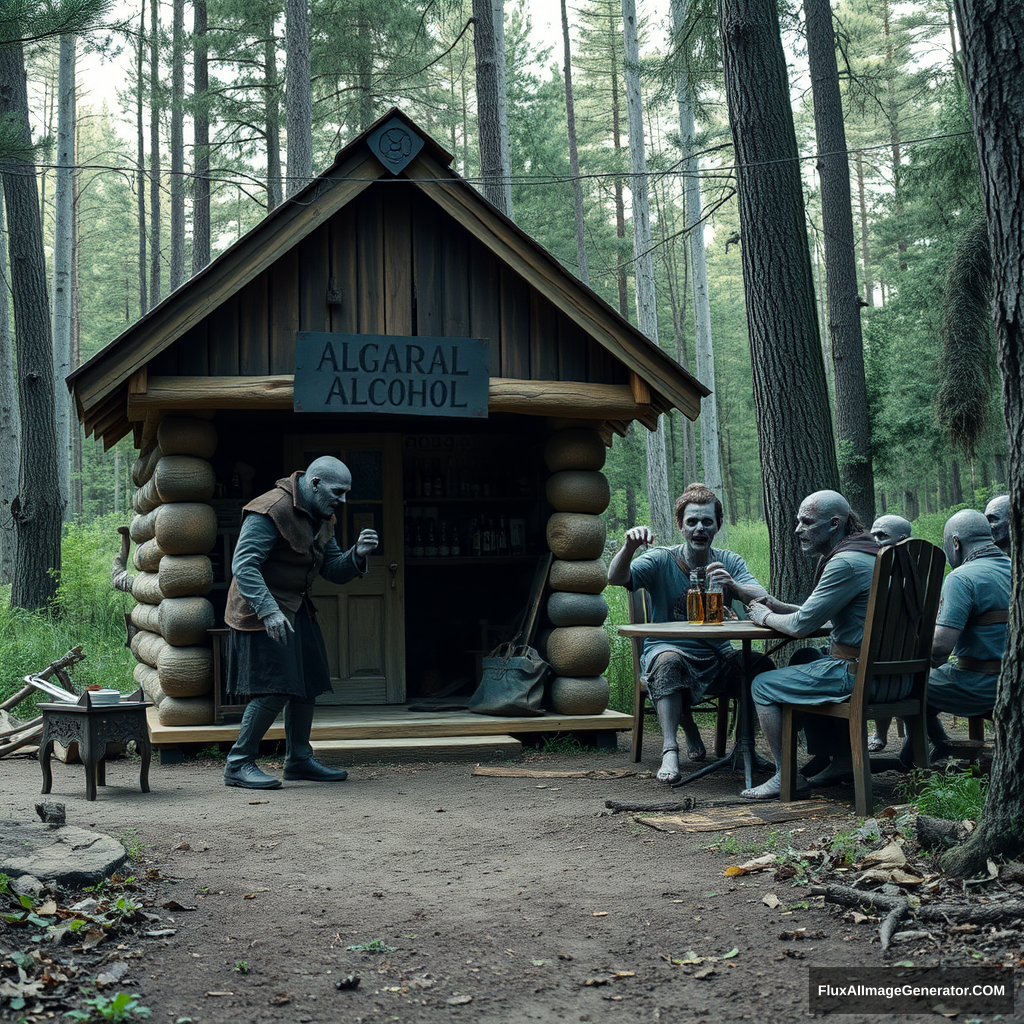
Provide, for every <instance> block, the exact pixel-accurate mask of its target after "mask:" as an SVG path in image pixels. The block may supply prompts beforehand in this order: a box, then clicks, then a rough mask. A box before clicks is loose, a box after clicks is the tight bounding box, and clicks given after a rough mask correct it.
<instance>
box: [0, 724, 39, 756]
mask: <svg viewBox="0 0 1024 1024" xmlns="http://www.w3.org/2000/svg"><path fill="white" fill-rule="evenodd" d="M42 735H43V727H42V726H41V725H39V726H36V728H35V729H33V730H32V732H28V733H25V735H24V736H22V737H21V738H20V739H18V740H13V741H12V742H10V743H6V744H4V745H3V746H0V757H6V756H7V755H8V754H13V753H14V751H16V750H21V748H22V747H27V746H28V745H29V744H30V743H35V742H37V741H38V740H39V739H41V738H42Z"/></svg>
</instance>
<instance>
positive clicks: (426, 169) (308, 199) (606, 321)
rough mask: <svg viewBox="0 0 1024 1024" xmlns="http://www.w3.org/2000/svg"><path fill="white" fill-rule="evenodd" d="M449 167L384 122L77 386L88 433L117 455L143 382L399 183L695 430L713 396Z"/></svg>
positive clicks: (389, 118) (82, 374)
mask: <svg viewBox="0 0 1024 1024" xmlns="http://www.w3.org/2000/svg"><path fill="white" fill-rule="evenodd" d="M393 129H395V130H393ZM389 132H390V133H391V137H397V138H399V140H400V144H399V145H398V147H397V150H396V149H395V147H392V150H389V149H388V137H387V136H388V133H389ZM405 134H407V135H408V137H409V138H411V139H412V144H411V152H409V151H408V150H409V149H410V146H409V145H408V144H407V143H406V144H405V146H404V149H405V150H406V151H404V152H403V146H402V144H401V137H402V136H403V135H405ZM382 139H383V141H382ZM451 159H452V158H451V155H450V154H449V153H447V152H446V151H445V150H444V149H443V148H442V147H441V146H440V145H438V144H437V143H436V142H435V141H434V140H433V139H431V138H430V137H429V136H428V135H426V134H425V133H424V132H423V131H422V130H421V129H420V128H419V127H418V126H417V125H416V124H415V122H413V121H412V120H411V118H409V117H408V116H407V115H406V114H404V113H402V112H401V111H400V110H398V109H397V108H393V109H392V110H390V111H389V112H388V113H387V114H385V115H384V116H383V117H381V118H379V119H378V120H377V121H376V122H374V124H373V125H371V126H370V127H369V128H368V129H367V130H366V131H364V132H363V133H361V134H360V135H359V136H357V137H356V138H355V139H353V141H352V142H350V143H349V144H348V145H347V146H345V147H344V149H342V150H341V151H340V152H339V153H338V154H337V156H336V157H335V160H334V162H333V163H332V164H331V166H330V167H329V168H328V169H327V170H326V171H324V172H323V173H322V174H320V175H319V176H318V177H316V178H314V179H313V181H311V182H310V183H309V184H308V185H307V186H306V187H305V188H303V189H302V190H300V191H299V192H297V193H295V194H294V195H292V196H291V197H289V199H287V200H286V201H285V202H284V203H283V204H282V205H281V206H279V207H277V208H276V209H275V210H273V211H271V212H270V213H268V214H267V216H266V217H264V218H263V219H262V220H261V221H260V222H259V223H258V224H257V225H256V226H255V227H253V228H252V229H251V230H250V231H249V232H247V233H246V234H245V235H244V236H242V238H240V239H239V240H238V241H236V242H235V243H233V244H232V245H231V246H230V247H229V248H228V249H226V250H225V251H224V252H223V253H221V254H220V255H219V256H218V257H217V258H216V259H215V260H213V261H212V262H211V263H210V264H209V265H208V266H207V267H205V268H204V269H203V270H201V271H200V272H199V273H197V274H195V275H194V276H193V277H191V278H190V279H189V280H188V281H186V282H185V283H184V284H182V285H181V286H180V287H179V288H177V289H176V290H175V291H173V292H172V293H171V294H169V295H168V296H167V297H166V298H165V299H164V300H163V301H162V302H160V303H159V304H158V305H157V306H155V307H153V309H151V310H149V311H148V312H147V313H145V314H144V315H143V316H142V317H140V318H139V319H138V320H137V321H136V322H135V323H134V324H133V325H132V326H131V327H129V328H128V329H127V330H125V331H124V332H123V333H122V334H121V335H119V336H118V337H117V338H115V339H114V340H113V341H112V342H110V344H108V345H107V346H106V347H105V348H103V349H102V350H101V351H100V352H98V353H97V354H96V355H94V356H93V357H92V358H90V359H89V360H87V361H86V362H85V363H83V364H82V365H81V366H80V367H78V368H77V369H76V370H74V371H73V372H72V373H71V374H70V375H69V376H68V377H67V384H68V388H69V389H70V390H71V392H72V393H73V394H74V396H75V400H76V406H77V410H78V415H79V418H80V419H81V420H82V422H83V424H84V425H85V428H86V432H87V433H96V434H97V435H100V436H103V437H104V440H105V441H106V443H107V445H108V446H109V445H110V444H113V443H114V442H116V441H117V440H118V439H119V438H120V437H123V436H124V435H125V434H126V433H128V431H129V430H130V429H131V424H130V422H129V421H128V417H127V401H128V394H129V391H130V390H131V386H132V377H133V375H134V374H136V373H137V372H138V371H140V370H142V369H144V368H145V367H146V366H147V364H148V363H149V361H150V360H152V359H153V358H154V357H155V356H157V355H158V354H159V353H160V352H162V351H164V350H165V349H166V348H168V347H169V346H170V345H172V344H173V343H174V342H175V341H177V340H178V339H180V338H181V337H182V336H183V335H184V334H185V333H186V332H188V331H189V330H190V329H191V328H193V327H194V326H196V325H197V324H198V323H199V322H200V321H202V320H203V319H204V318H206V317H207V316H209V315H210V314H211V313H212V312H213V311H214V310H216V309H217V308H218V307H219V306H220V305H221V304H223V303H224V302H226V301H227V300H228V299H230V298H231V297H233V296H235V295H237V294H238V292H239V291H240V290H241V289H242V288H244V286H245V285H246V284H248V283H249V282H250V281H252V280H253V279H255V278H256V277H257V276H258V275H259V274H261V273H262V272H263V271H265V270H266V269H267V268H269V267H270V266H271V265H272V264H274V263H275V262H276V261H277V260H278V259H280V258H281V256H282V254H284V253H285V252H287V251H290V250H291V249H293V248H294V247H295V246H296V245H298V244H299V243H300V242H301V241H302V240H303V239H304V238H306V237H307V236H308V235H309V234H310V233H311V232H313V231H314V230H316V229H317V228H319V227H320V226H321V225H322V224H324V222H326V221H327V220H328V219H329V218H331V217H332V216H333V215H334V214H336V213H337V212H338V211H339V210H342V209H343V208H344V207H345V206H347V205H348V204H349V203H351V202H352V201H353V200H355V199H356V198H357V197H358V196H359V195H360V194H361V193H362V192H363V191H364V190H365V189H366V188H368V187H369V186H370V185H372V184H373V183H374V182H376V181H379V180H381V179H385V178H391V177H394V176H396V175H397V176H400V177H403V178H406V179H407V180H409V181H410V182H412V183H413V184H414V185H415V186H416V188H417V189H418V191H419V193H420V194H421V195H422V196H423V197H425V198H428V199H429V200H431V201H432V202H433V203H435V204H436V205H437V206H438V207H439V208H440V209H441V210H442V211H443V212H444V214H445V215H447V216H449V217H452V218H453V219H455V220H457V221H458V223H459V224H460V225H461V226H462V227H463V228H464V229H466V230H468V231H469V232H470V234H471V235H472V236H473V237H475V238H476V239H477V240H478V241H479V242H480V243H481V244H483V245H484V246H485V247H486V248H487V249H488V250H490V252H492V253H493V254H494V255H495V257H497V258H498V259H499V260H501V261H502V262H503V263H504V264H505V265H506V266H508V267H509V268H510V269H511V270H512V271H513V272H514V273H515V274H517V275H518V276H520V277H521V278H522V279H523V280H524V281H525V283H526V284H527V285H529V286H530V287H531V288H533V289H535V290H537V291H538V292H540V293H541V294H543V295H544V296H545V298H547V299H548V300H549V301H550V302H551V303H552V304H553V305H554V306H555V308H556V309H558V310H559V311H560V312H562V313H563V314H564V315H565V316H567V317H568V318H569V319H571V320H572V321H574V322H575V323H576V324H577V325H578V326H579V327H580V328H581V329H582V330H583V331H585V332H586V334H588V335H589V336H590V337H592V338H593V339H594V341H596V342H597V343H598V344H599V345H600V346H601V347H602V348H604V349H605V350H606V351H607V352H608V353H609V354H610V355H611V356H612V357H613V358H614V359H616V360H618V361H619V362H620V363H622V364H623V365H624V366H626V367H627V368H628V369H629V370H630V371H632V373H633V374H635V375H636V377H637V378H638V380H639V381H641V382H643V384H644V385H646V387H647V388H648V389H649V391H650V397H649V404H650V407H651V409H652V410H653V411H655V412H664V411H666V410H667V409H669V408H673V407H674V408H678V409H680V410H681V411H682V412H683V413H685V414H686V415H687V416H688V417H689V418H690V419H695V418H696V417H697V415H698V414H699V412H700V399H701V398H702V397H703V396H705V395H707V394H710V392H709V390H708V389H707V388H706V387H704V386H703V385H702V384H701V383H700V382H699V381H697V380H696V379H695V378H694V377H693V376H692V375H691V374H689V373H688V372H687V371H686V370H684V369H683V368H682V367H681V366H680V365H679V363H677V362H676V360H675V359H673V358H672V357H671V356H670V355H669V354H668V353H667V352H665V351H664V350H663V349H661V348H660V347H658V346H657V345H656V344H654V343H653V342H652V341H651V340H650V339H649V338H647V336H646V335H644V334H643V333H642V332H640V331H639V330H637V329H636V328H635V327H633V325H631V324H630V323H629V322H628V321H627V320H626V319H625V318H623V317H622V316H620V315H619V313H618V312H616V311H615V310H614V309H613V308H612V307H611V306H610V305H609V304H608V303H607V302H605V301H604V299H602V298H601V297H600V296H599V295H597V293H596V292H594V291H593V290H592V289H590V288H589V287H587V286H586V285H584V284H583V283H582V282H581V281H579V280H578V279H577V278H576V277H575V276H574V275H573V274H571V273H570V272H569V271H568V270H566V269H565V268H564V267H563V266H562V265H561V264H560V263H559V262H558V261H557V260H556V259H555V258H554V256H552V255H551V253H549V252H548V251H547V250H546V249H545V248H544V247H543V246H541V245H540V244H539V243H538V242H536V241H535V240H534V239H533V238H531V237H530V236H529V235H528V234H526V233H525V232H524V231H523V230H522V229H521V228H519V227H518V226H517V225H516V224H515V223H514V222H513V221H512V220H510V219H509V218H508V217H506V216H504V214H502V213H501V212H500V211H499V210H497V209H496V208H495V207H494V206H492V205H491V204H490V203H489V202H488V201H487V200H486V199H484V197H483V196H482V195H481V194H480V193H479V192H477V190H476V189H475V188H473V187H472V186H471V185H470V184H469V183H468V182H467V181H465V179H463V178H461V177H460V176H459V175H458V174H457V173H456V172H454V171H453V170H452V169H451V167H450V166H449V165H450V162H451ZM387 164H391V166H390V167H389V166H387Z"/></svg>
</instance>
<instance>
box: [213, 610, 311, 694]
mask: <svg viewBox="0 0 1024 1024" xmlns="http://www.w3.org/2000/svg"><path fill="white" fill-rule="evenodd" d="M330 689H331V670H330V667H329V666H328V663H327V649H326V648H325V647H324V639H323V636H322V635H321V633H320V627H319V626H318V625H317V623H316V622H315V621H314V620H313V619H311V618H310V617H309V615H308V614H307V613H306V612H305V611H304V610H300V611H299V613H298V614H297V615H296V616H295V632H294V633H292V634H289V636H288V643H286V644H278V643H275V642H274V641H273V640H271V639H270V637H269V636H267V634H266V633H264V632H262V631H260V632H248V631H244V630H240V629H232V630H231V632H230V634H229V635H228V679H227V692H228V693H229V694H232V695H235V696H239V697H262V696H265V695H266V694H268V693H285V694H287V695H288V696H290V697H301V698H304V699H306V700H312V699H313V698H314V697H316V696H318V695H319V694H321V693H327V692H329V691H330Z"/></svg>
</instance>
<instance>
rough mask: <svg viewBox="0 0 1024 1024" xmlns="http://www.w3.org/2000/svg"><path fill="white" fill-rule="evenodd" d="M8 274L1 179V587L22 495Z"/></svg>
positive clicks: (8, 572) (10, 562)
mask: <svg viewBox="0 0 1024 1024" xmlns="http://www.w3.org/2000/svg"><path fill="white" fill-rule="evenodd" d="M10 290H11V281H10V277H9V275H8V273H7V228H6V216H5V212H4V189H3V180H2V175H0V583H10V582H11V580H12V579H13V578H14V550H15V543H14V521H13V520H12V518H11V503H12V502H13V501H14V498H15V496H16V495H17V493H18V435H19V430H18V395H17V392H16V391H15V387H14V353H13V351H12V348H11V323H10V315H11V314H10V306H9V303H8V301H7V296H8V295H9V294H10Z"/></svg>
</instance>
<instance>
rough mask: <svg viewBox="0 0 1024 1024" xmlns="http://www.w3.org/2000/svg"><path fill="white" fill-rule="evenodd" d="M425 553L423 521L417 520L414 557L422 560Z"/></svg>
mask: <svg viewBox="0 0 1024 1024" xmlns="http://www.w3.org/2000/svg"><path fill="white" fill-rule="evenodd" d="M423 552H424V547H423V520H422V519H417V520H416V529H415V530H414V531H413V535H412V557H413V558H422V557H423Z"/></svg>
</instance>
